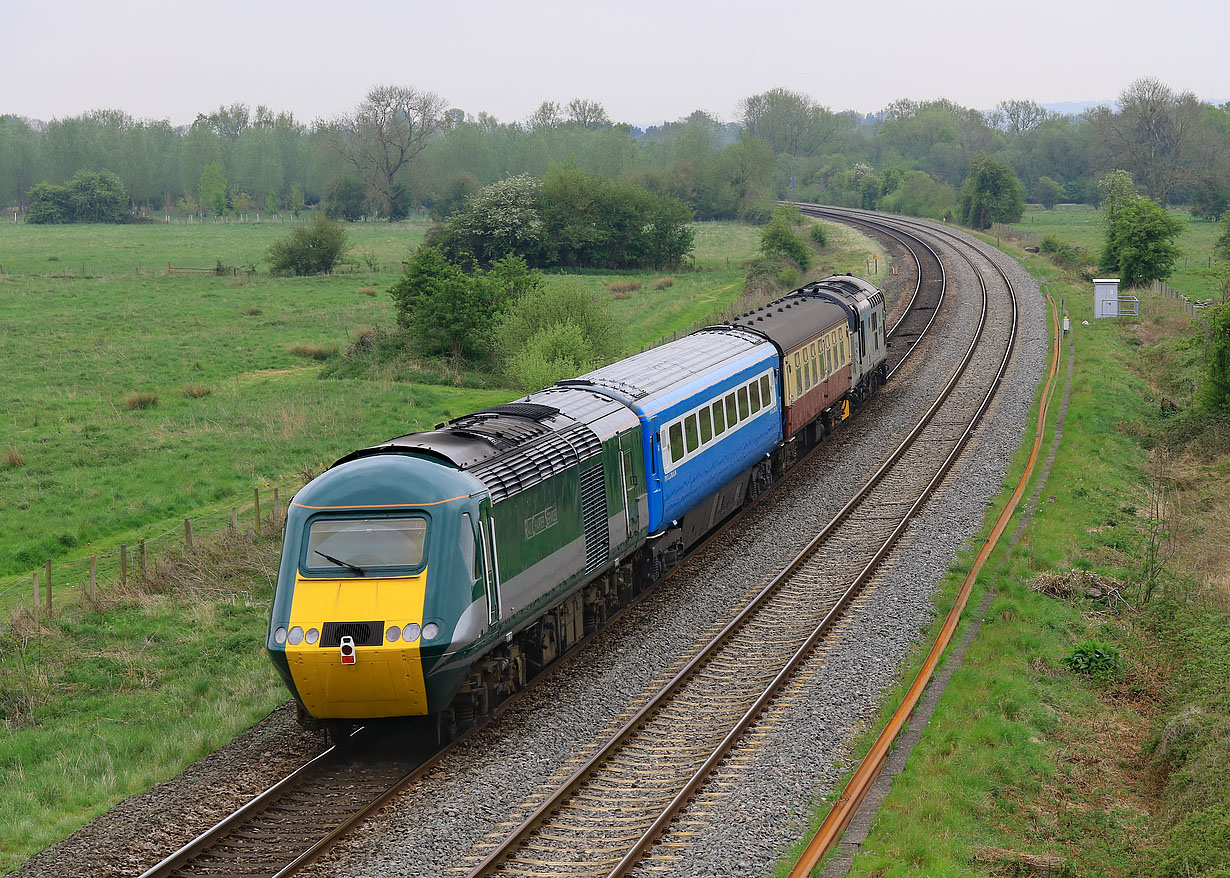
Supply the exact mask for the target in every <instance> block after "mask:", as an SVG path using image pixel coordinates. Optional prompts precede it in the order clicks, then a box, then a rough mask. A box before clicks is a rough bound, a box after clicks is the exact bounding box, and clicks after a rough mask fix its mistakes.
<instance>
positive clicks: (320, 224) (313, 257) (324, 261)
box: [266, 214, 350, 277]
mask: <svg viewBox="0 0 1230 878" xmlns="http://www.w3.org/2000/svg"><path fill="white" fill-rule="evenodd" d="M349 250H350V242H349V240H348V236H347V234H346V229H345V227H343V226H342V224H341V223H339V222H335V221H334V220H331V219H329V218H328V217H327V216H325V215H324V214H317V215H316V218H315V219H314V220H312V221H311V222H310V223H308V224H307V225H306V226H300V227H299V228H297V229H295V230H294V231H292V232H291V233H290V234H289V235H287V236H286V237H285V238H283V239H281V240H280V241H274V242H273V243H272V244H270V245H269V250H268V251H267V252H266V258H267V259H268V260H269V266H270V271H271V272H272V273H273V274H282V275H286V274H293V275H298V276H300V277H302V276H304V275H309V274H328V273H329V272H331V271H332V270H333V267H334V266H335V265H337V264H338V263H339V262H341V260H342V257H344V256H345V255H346V253H347V252H349Z"/></svg>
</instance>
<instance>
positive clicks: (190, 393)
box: [184, 384, 214, 399]
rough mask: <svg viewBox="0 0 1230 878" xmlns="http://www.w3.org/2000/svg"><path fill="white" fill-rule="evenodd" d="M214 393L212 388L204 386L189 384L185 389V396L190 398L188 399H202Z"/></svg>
mask: <svg viewBox="0 0 1230 878" xmlns="http://www.w3.org/2000/svg"><path fill="white" fill-rule="evenodd" d="M213 392H214V389H213V388H212V387H207V386H206V385H204V384H189V385H188V386H187V387H185V388H184V396H186V397H188V399H201V398H202V397H205V396H209V395H210V394H211V393H213Z"/></svg>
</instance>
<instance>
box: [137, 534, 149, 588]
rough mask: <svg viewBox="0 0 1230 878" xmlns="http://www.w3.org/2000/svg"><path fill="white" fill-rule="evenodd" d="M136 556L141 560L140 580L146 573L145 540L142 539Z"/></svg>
mask: <svg viewBox="0 0 1230 878" xmlns="http://www.w3.org/2000/svg"><path fill="white" fill-rule="evenodd" d="M138 554H139V556H140V559H141V578H142V579H145V577H146V575H147V574H148V571H147V570H146V569H145V539H144V538H142V540H141V545H140V546H139V547H138Z"/></svg>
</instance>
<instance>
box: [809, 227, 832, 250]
mask: <svg viewBox="0 0 1230 878" xmlns="http://www.w3.org/2000/svg"><path fill="white" fill-rule="evenodd" d="M808 234H809V235H811V239H812V242H813V243H815V245H816V246H817V247H827V246H828V245H829V235H828V232H826V231H825V230H824V226H822V225H820V224H819V223H813V224H812V227H811V229H809V230H808Z"/></svg>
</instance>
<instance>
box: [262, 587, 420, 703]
mask: <svg viewBox="0 0 1230 878" xmlns="http://www.w3.org/2000/svg"><path fill="white" fill-rule="evenodd" d="M426 589H427V571H426V570H424V571H423V572H422V573H420V574H419V575H418V576H403V577H386V578H379V579H377V578H371V579H363V578H358V579H304V578H303V577H302V576H298V575H297V576H296V579H295V598H294V602H293V603H292V605H291V611H290V624H291V625H292V626H294V625H298V626H299V627H301V628H303V630H305V631H306V630H307V629H309V628H315V629H317V630H318V631H319V630H323V628H324V623H326V622H369V621H373V620H375V621H379V622H382V623H383V625H384V628H387V627H388V626H389V625H397V626H398V627H399V628H400V627H404V626H405V625H407V624H409V623H410V622H415V623H417V624H419V625H422V623H423V602H424V598H425V595H426ZM381 636H382V637H383V631H382V633H381ZM355 655H356V660H355V663H354V664H353V665H343V664H342V657H341V651H340V650H339V649H338V648H337V647H336V646H321V645H320V641H317V642H316V643H315V644H308V643H307V642H306V641H305V642H303V643H300V644H299V645H298V646H291V645H290V644H287V646H286V659H287V661H288V663H289V664H290V670H291V676H292V677H293V678H294V680H295V686H296V688H297V689H298V691H299V697H300V698H302V699H303V704H304V706H305V707H307V709H308V711H309V712H310V713H311V714H312V715H313V716H315V717H318V718H320V719H366V718H374V717H381V716H415V715H421V714H425V713H427V692H426V688H425V686H424V682H423V665H422V662H421V661H420V658H419V641H417V640H415V641H414V642H413V643H406V642H404V641H402V640H398V641H397V642H396V643H387V642H384V641H382V644H381V645H380V646H358V647H356V648H355Z"/></svg>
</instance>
